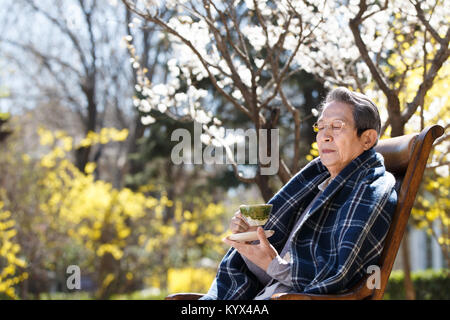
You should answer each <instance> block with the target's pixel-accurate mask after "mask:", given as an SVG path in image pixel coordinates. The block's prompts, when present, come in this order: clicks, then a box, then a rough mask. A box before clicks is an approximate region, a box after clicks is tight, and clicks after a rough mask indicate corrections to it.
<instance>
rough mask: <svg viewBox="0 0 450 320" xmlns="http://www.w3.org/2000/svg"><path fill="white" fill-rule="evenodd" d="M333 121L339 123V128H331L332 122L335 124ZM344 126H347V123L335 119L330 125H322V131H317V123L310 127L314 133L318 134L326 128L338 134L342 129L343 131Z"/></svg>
mask: <svg viewBox="0 0 450 320" xmlns="http://www.w3.org/2000/svg"><path fill="white" fill-rule="evenodd" d="M335 121H339V122H341V123H342V126H340V128H336V129H335V128H333V122H335ZM346 124H347V122H345V121H344V120H340V119H335V120H333V121H331V123H330V124H324V127H323V129H319V124H318V122H316V123H314V124H313V126H312V127H313V131H314V132H316V133H319V132H320V131H322V130H325V129H326V128H327V127H329V128H330V129H331V130H332V131H333V132H334V133H339V132H341V131H342V129H344V127H345V125H346Z"/></svg>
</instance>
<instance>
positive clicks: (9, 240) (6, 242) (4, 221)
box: [0, 201, 28, 299]
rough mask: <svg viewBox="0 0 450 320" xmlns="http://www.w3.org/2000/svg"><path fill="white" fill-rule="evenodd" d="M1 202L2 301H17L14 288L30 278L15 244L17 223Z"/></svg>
mask: <svg viewBox="0 0 450 320" xmlns="http://www.w3.org/2000/svg"><path fill="white" fill-rule="evenodd" d="M3 206H4V204H3V202H1V201H0V270H1V272H0V299H1V298H2V296H6V297H7V298H10V299H16V298H17V295H16V293H15V290H14V286H15V285H17V284H18V283H19V282H21V281H23V280H25V279H26V278H27V277H28V274H27V273H26V272H22V271H19V270H23V269H24V268H25V267H26V262H25V261H24V260H23V259H21V258H19V257H18V255H19V254H20V245H19V244H17V243H16V242H15V239H14V237H15V235H16V234H17V230H16V229H15V228H14V227H15V221H14V220H13V219H11V212H9V211H7V210H4V209H3Z"/></svg>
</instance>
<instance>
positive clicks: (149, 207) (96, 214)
mask: <svg viewBox="0 0 450 320" xmlns="http://www.w3.org/2000/svg"><path fill="white" fill-rule="evenodd" d="M38 134H39V141H40V144H41V147H40V150H41V151H42V150H45V148H46V150H47V151H46V152H41V153H37V154H24V153H21V152H19V150H18V148H17V141H15V140H14V139H11V140H10V141H9V140H8V142H7V143H6V144H5V145H4V146H2V154H3V157H2V158H1V159H0V162H1V163H0V176H2V179H0V199H1V201H2V208H3V209H2V217H3V216H4V218H3V220H2V221H1V222H2V225H1V227H2V229H0V234H2V233H1V232H2V231H3V229H5V232H9V233H5V234H7V236H2V237H1V238H0V239H2V243H1V244H2V248H4V247H5V246H6V247H7V249H2V251H1V253H2V256H6V257H13V255H14V254H17V253H18V252H19V250H20V248H21V247H22V248H24V250H22V251H21V252H20V254H21V259H20V260H19V259H16V258H9V259H6V260H5V262H2V263H3V264H5V266H4V268H3V273H4V275H5V276H7V275H9V276H10V280H9V282H7V285H6V287H5V286H1V284H2V282H0V288H5V290H3V291H6V290H8V291H7V293H8V295H9V296H10V297H11V298H17V297H19V298H25V299H26V298H30V297H36V298H40V296H39V295H40V294H41V293H45V292H49V291H52V290H58V291H68V290H67V289H65V280H66V276H67V275H66V268H67V266H69V265H71V264H74V265H78V266H79V267H80V268H81V274H82V279H84V281H85V282H83V281H82V290H87V289H90V290H95V292H94V295H93V297H95V298H102V299H105V298H108V297H111V295H113V294H125V293H127V292H134V291H136V290H138V289H140V288H142V287H156V288H160V289H163V290H164V289H166V285H167V284H166V276H165V275H166V274H167V272H168V269H169V268H171V267H173V266H177V265H184V266H186V265H190V264H191V265H196V264H198V262H199V261H200V260H201V259H202V258H205V257H209V258H210V259H214V260H218V259H219V258H220V257H221V256H222V255H223V254H224V252H225V248H224V246H223V244H222V242H221V241H220V239H221V238H222V237H223V236H224V234H225V232H224V213H225V210H224V207H223V205H221V204H220V203H213V202H211V201H210V200H212V199H210V198H208V196H207V195H196V196H192V197H191V198H190V199H185V201H184V202H182V201H180V200H176V201H173V200H170V199H169V198H168V197H167V192H165V190H164V189H163V188H160V187H158V186H156V185H154V184H152V183H148V184H147V185H146V186H142V187H141V188H140V190H139V191H132V190H131V189H128V188H122V189H120V190H119V189H115V188H113V187H112V185H111V184H110V183H107V182H104V181H101V180H95V178H94V175H93V172H94V170H95V166H96V165H95V164H94V163H89V164H88V165H87V166H86V169H85V172H80V171H79V170H78V169H77V168H76V167H75V166H74V164H73V163H72V162H71V161H70V151H71V150H73V149H74V148H75V147H76V146H78V145H79V143H81V144H83V145H85V146H86V145H92V144H95V143H108V142H110V141H121V140H123V139H125V138H126V136H127V133H126V132H124V131H118V130H116V129H113V128H109V129H104V130H102V131H101V132H100V133H89V134H88V135H87V136H86V137H85V138H84V139H82V140H81V142H78V143H75V142H74V139H73V138H72V137H70V136H68V135H67V134H66V133H65V132H63V131H56V132H51V131H49V130H46V129H45V128H39V129H38ZM43 148H44V149H43ZM19 168H20V169H19ZM169 211H170V212H173V216H168V215H167V212H169ZM14 225H17V226H18V228H17V229H18V230H17V233H18V235H17V241H18V244H13V243H12V242H11V241H12V237H13V236H14V234H15V232H16V231H15V230H10V229H11V228H12V227H13V226H14ZM3 226H5V227H4V228H3ZM4 243H6V244H4ZM8 250H9V251H8ZM3 253H4V254H3ZM16 266H20V267H21V268H23V269H24V270H25V271H26V272H25V273H21V274H19V275H16V278H12V276H13V275H14V274H15V272H16V271H17V270H16V269H17V268H16ZM2 267H3V266H2ZM3 273H2V278H0V279H3ZM26 275H29V278H28V279H27V280H26V281H22V283H19V284H18V282H19V281H20V280H23V279H25V277H26ZM86 281H87V282H86ZM15 285H18V286H16V288H18V289H19V290H18V291H19V292H20V293H21V295H20V294H19V295H17V294H13V289H12V288H13V287H15ZM52 288H53V289H52Z"/></svg>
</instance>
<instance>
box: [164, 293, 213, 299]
mask: <svg viewBox="0 0 450 320" xmlns="http://www.w3.org/2000/svg"><path fill="white" fill-rule="evenodd" d="M203 295H204V294H203V293H174V294H171V295H168V296H167V297H165V299H164V300H198V299H200V298H201V297H203Z"/></svg>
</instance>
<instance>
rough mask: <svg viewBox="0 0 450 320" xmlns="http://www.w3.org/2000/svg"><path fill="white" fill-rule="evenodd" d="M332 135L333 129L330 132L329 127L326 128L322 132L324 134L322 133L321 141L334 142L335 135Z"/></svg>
mask: <svg viewBox="0 0 450 320" xmlns="http://www.w3.org/2000/svg"><path fill="white" fill-rule="evenodd" d="M331 133H332V130H331V128H330V130H329V129H328V127H325V128H324V129H323V130H322V132H321V137H320V139H321V140H322V141H325V142H330V141H332V140H333V135H332V134H331Z"/></svg>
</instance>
